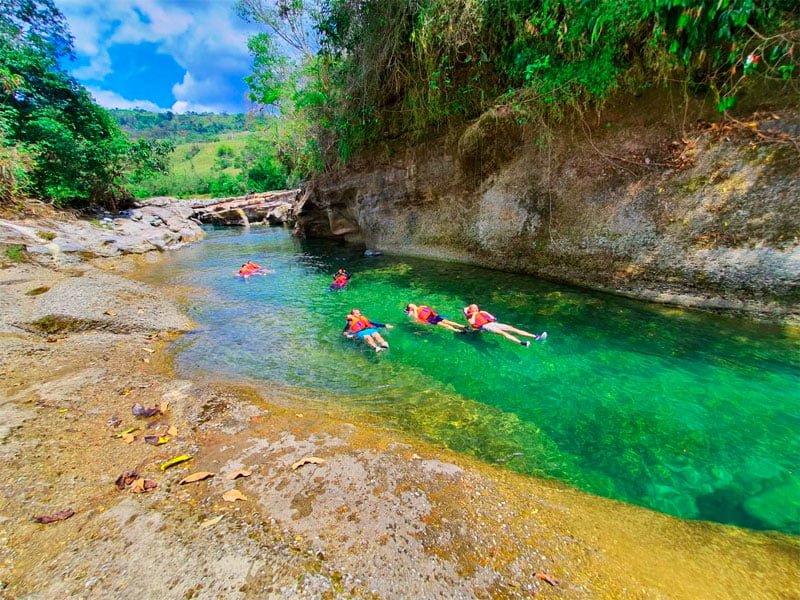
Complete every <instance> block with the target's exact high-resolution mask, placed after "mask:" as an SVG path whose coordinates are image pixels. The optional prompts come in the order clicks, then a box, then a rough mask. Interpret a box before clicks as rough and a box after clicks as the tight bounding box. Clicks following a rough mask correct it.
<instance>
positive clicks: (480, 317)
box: [470, 310, 497, 329]
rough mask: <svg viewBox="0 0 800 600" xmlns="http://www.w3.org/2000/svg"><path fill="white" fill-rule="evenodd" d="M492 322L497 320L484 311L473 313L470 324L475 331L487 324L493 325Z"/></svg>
mask: <svg viewBox="0 0 800 600" xmlns="http://www.w3.org/2000/svg"><path fill="white" fill-rule="evenodd" d="M494 321H497V319H495V318H494V317H493V316H492V315H491V314H489V313H488V312H486V311H485V310H482V311H479V312H477V313H475V316H474V317H473V318H472V321H470V323H472V326H473V327H474V328H475V329H480V328H481V327H483V326H484V325H486V324H487V323H493V322H494Z"/></svg>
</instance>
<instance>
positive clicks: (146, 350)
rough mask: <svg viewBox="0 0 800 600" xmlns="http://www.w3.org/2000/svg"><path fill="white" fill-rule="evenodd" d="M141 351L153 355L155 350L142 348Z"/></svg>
mask: <svg viewBox="0 0 800 600" xmlns="http://www.w3.org/2000/svg"><path fill="white" fill-rule="evenodd" d="M142 350H144V351H145V352H147V353H148V354H155V350H153V349H152V348H142Z"/></svg>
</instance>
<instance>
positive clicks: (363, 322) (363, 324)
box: [347, 315, 371, 333]
mask: <svg viewBox="0 0 800 600" xmlns="http://www.w3.org/2000/svg"><path fill="white" fill-rule="evenodd" d="M347 322H348V323H350V331H352V332H353V333H358V332H359V331H362V330H363V329H367V328H368V327H371V325H370V322H369V319H368V318H367V317H365V316H364V315H361V316H360V317H356V316H355V315H347Z"/></svg>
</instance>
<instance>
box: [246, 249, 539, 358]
mask: <svg viewBox="0 0 800 600" xmlns="http://www.w3.org/2000/svg"><path fill="white" fill-rule="evenodd" d="M271 272H272V271H270V270H269V269H265V268H264V267H262V266H261V265H257V264H256V263H254V262H253V261H251V260H248V261H247V262H246V263H245V264H243V265H242V268H241V269H239V272H238V275H240V276H242V277H244V278H245V279H247V278H248V277H249V276H251V275H262V274H265V273H271ZM350 278H351V275H350V273H349V272H348V271H346V270H345V269H339V270H338V271H336V273H334V274H333V282H332V283H331V284H330V285H329V286H328V289H329V290H330V291H341V290H343V289H345V287H347V284H348V283H350ZM404 312H405V313H406V314H407V315H408V316H409V317H411V318H413V319H414V320H416V321H418V322H420V323H425V324H427V325H436V326H438V327H444V328H445V329H447V330H448V331H452V332H454V333H466V332H467V331H470V330H472V331H487V332H489V333H496V334H498V335H501V336H503V337H504V338H506V339H507V340H510V341H512V342H514V343H515V344H519V345H521V346H525V347H528V346H530V345H531V343H530V341H529V340H521V339H519V338H518V337H516V336H517V335H518V336H522V337H526V338H533V339H534V340H543V339H545V338H546V337H547V332H546V331H545V332H542V333H540V334H535V333H530V332H529V331H524V330H522V329H518V328H517V327H513V326H511V325H508V324H506V323H500V322H499V321H498V320H497V318H495V316H494V315H492V314H491V313H488V312H486V311H485V310H481V309H480V308H479V307H478V305H477V304H470V305H469V306H465V307H464V310H463V312H464V318H466V320H467V323H468V324H469V326H467V325H462V324H461V323H457V322H455V321H451V320H449V319H447V318H445V317H443V316H442V315H440V314H439V313H437V312H436V311H435V310H433V309H432V308H431V307H429V306H425V305H424V304H422V305H417V304H408V305H406V308H405V310H404ZM384 328H385V329H392V328H393V326H392V325H389V324H386V323H377V322H375V321H371V320H370V319H368V318H367V317H365V316H364V315H363V314H361V311H360V310H359V309H357V308H354V309H353V310H351V311H350V314H349V315H347V322H346V323H345V326H344V329H343V330H342V333H343V334H344V335H345V336H346V337H348V338H356V339H359V340H361V341H363V342H365V343H366V344H367V345H368V346H369V347H370V348H372V349H373V350H375V352H381V351H383V350H385V349H387V348H388V347H389V342H387V341H386V340H385V339H384V338H383V336H382V335H381V334H380V331H379V330H380V329H384ZM514 334H516V335H514Z"/></svg>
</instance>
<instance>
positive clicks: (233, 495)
mask: <svg viewBox="0 0 800 600" xmlns="http://www.w3.org/2000/svg"><path fill="white" fill-rule="evenodd" d="M222 499H223V500H225V502H236V501H237V500H247V496H245V495H244V494H242V492H240V491H239V490H236V489H233V490H228V491H227V492H225V493H224V494H222Z"/></svg>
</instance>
